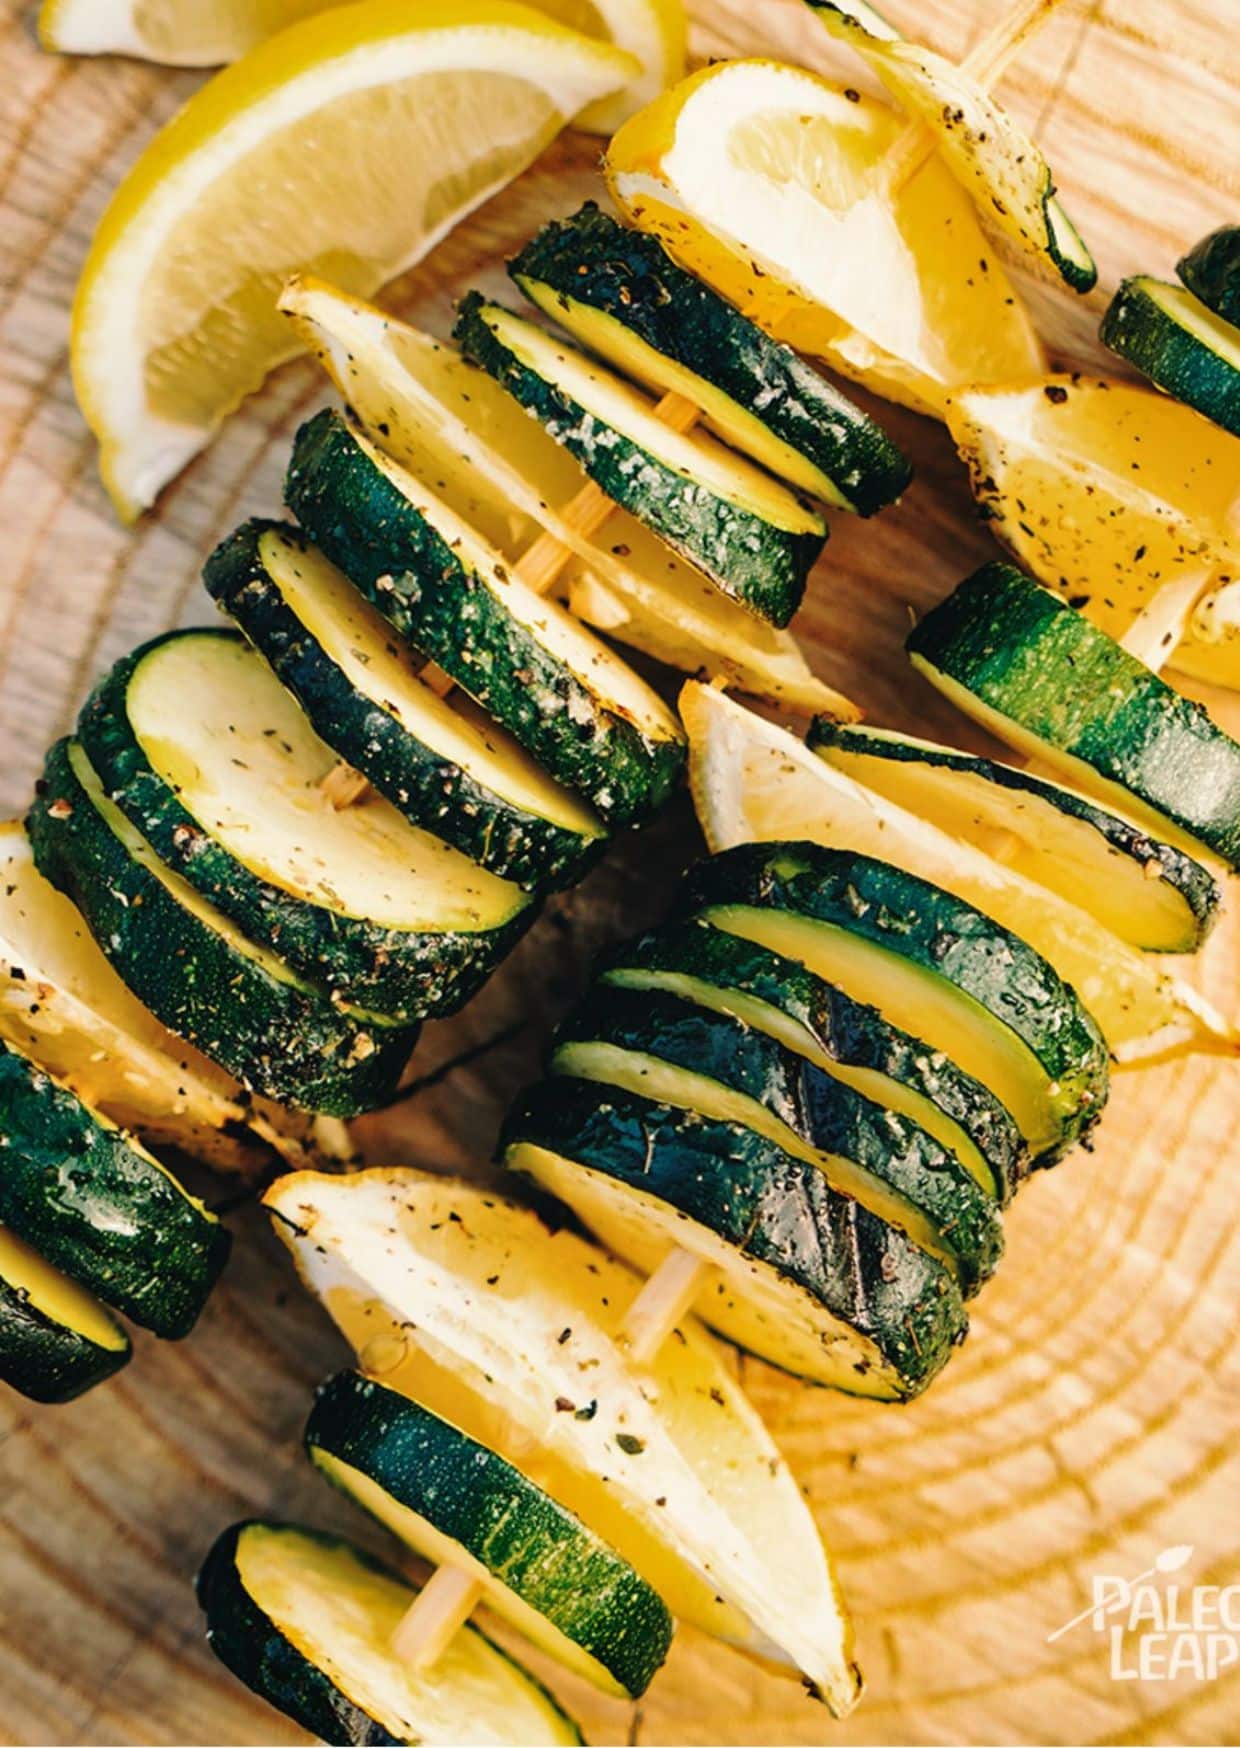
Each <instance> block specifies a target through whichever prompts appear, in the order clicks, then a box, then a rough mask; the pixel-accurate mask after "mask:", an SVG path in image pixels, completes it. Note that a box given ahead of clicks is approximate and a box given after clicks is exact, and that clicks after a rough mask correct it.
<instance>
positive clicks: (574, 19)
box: [39, 0, 686, 133]
mask: <svg viewBox="0 0 1240 1748" xmlns="http://www.w3.org/2000/svg"><path fill="white" fill-rule="evenodd" d="M339 4H340V0H207V3H206V4H203V0H44V4H43V9H42V11H41V13H40V15H39V40H40V42H41V43H42V44H43V47H44V48H46V49H54V50H58V51H59V52H60V53H62V54H68V55H106V54H117V55H136V56H138V57H140V58H141V59H143V60H148V61H162V62H163V63H164V65H165V66H169V67H218V66H222V65H223V64H224V63H225V62H226V61H235V60H239V59H240V57H241V56H242V55H244V54H248V52H249V51H250V49H252V48H254V47H255V46H256V45H257V44H258V43H260V42H264V41H265V40H266V38H267V37H269V36H274V35H275V33H276V32H277V31H279V30H286V29H287V28H288V26H289V25H290V24H297V23H298V22H299V21H300V20H301V19H303V18H309V17H310V15H311V13H314V12H326V11H327V10H328V9H329V8H330V7H332V6H335V5H339ZM531 4H533V5H535V6H537V8H538V10H539V11H540V12H545V13H546V14H547V15H548V17H550V18H555V19H558V20H559V22H560V23H561V24H566V25H568V26H569V27H570V29H573V30H579V31H581V33H582V34H583V35H584V36H593V37H600V38H602V39H603V40H604V41H608V42H613V43H615V44H616V45H617V46H618V47H620V48H622V49H627V50H628V51H629V53H630V54H633V55H635V56H636V57H637V59H638V60H639V61H640V62H641V71H640V72H639V73H638V75H637V77H636V78H635V79H634V80H633V82H632V83H631V84H630V85H629V86H628V88H627V89H626V90H625V91H624V92H623V93H620V94H618V95H617V96H615V97H608V98H603V99H601V100H600V101H599V102H598V103H595V104H591V105H590V107H589V109H588V110H587V111H586V113H585V114H584V115H582V116H579V117H578V118H577V120H578V125H579V126H583V127H590V128H593V129H595V130H596V131H597V132H599V133H612V132H613V131H614V130H615V129H616V128H618V127H619V126H620V123H621V122H622V121H624V120H625V119H626V118H627V117H628V116H630V115H632V114H633V113H634V111H636V110H638V109H640V108H641V106H642V105H643V104H644V103H649V101H650V99H651V98H652V97H656V96H657V95H658V93H659V92H660V91H662V90H663V88H664V87H665V86H667V85H671V84H674V83H675V81H676V80H677V79H679V78H680V77H681V75H682V74H683V73H684V70H685V35H686V30H685V13H684V5H683V0H593V3H592V0H531Z"/></svg>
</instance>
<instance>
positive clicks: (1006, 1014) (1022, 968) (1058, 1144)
mask: <svg viewBox="0 0 1240 1748" xmlns="http://www.w3.org/2000/svg"><path fill="white" fill-rule="evenodd" d="M678 912H679V914H680V915H681V916H684V917H694V916H700V917H701V918H702V919H703V920H705V921H706V922H707V923H709V924H711V926H712V927H715V928H719V929H723V930H725V931H726V932H727V933H729V934H734V935H740V936H741V937H742V938H743V939H745V940H749V941H756V942H757V943H758V944H759V945H760V946H764V947H768V948H770V949H771V950H772V951H773V952H776V953H782V954H784V955H785V956H786V957H788V958H790V959H799V960H801V961H802V962H803V963H804V964H805V965H806V966H808V968H809V969H810V970H811V971H814V972H816V973H817V974H818V975H819V976H821V977H826V978H830V979H831V981H832V982H836V983H838V984H839V985H840V987H841V988H843V989H844V990H846V991H847V992H848V994H849V995H851V996H852V997H853V998H854V999H855V1000H858V1001H864V1002H869V1003H872V1004H873V1005H874V1006H875V1007H877V1008H878V1009H879V1011H880V1012H881V1013H882V1014H884V1015H885V1016H886V1017H887V1018H888V1019H890V1020H891V1021H892V1023H893V1024H894V1025H896V1026H900V1027H901V1028H903V1030H905V1031H910V1032H915V1033H916V1034H917V1035H918V1036H920V1037H923V1038H924V1039H925V1040H926V1042H927V1044H928V1045H929V1046H930V1048H931V1049H932V1050H935V1051H939V1052H941V1053H942V1054H943V1055H944V1056H946V1057H948V1058H949V1059H950V1060H952V1061H953V1062H956V1063H957V1064H958V1065H959V1066H960V1067H961V1068H963V1069H964V1071H965V1072H966V1073H967V1074H971V1075H972V1076H973V1077H974V1079H976V1080H980V1081H981V1082H982V1083H983V1085H985V1086H988V1087H990V1089H991V1091H992V1092H993V1093H994V1094H995V1095H996V1097H998V1098H999V1099H1001V1100H1002V1102H1003V1104H1004V1105H1005V1106H1006V1107H1007V1109H1008V1110H1009V1111H1011V1113H1012V1115H1013V1116H1014V1117H1015V1119H1016V1121H1017V1122H1018V1123H1019V1125H1020V1129H1021V1133H1022V1134H1023V1135H1024V1136H1025V1138H1026V1140H1027V1141H1028V1142H1029V1145H1030V1147H1031V1149H1032V1151H1033V1153H1034V1155H1035V1159H1036V1160H1037V1162H1038V1163H1042V1164H1049V1163H1050V1162H1051V1161H1053V1160H1054V1159H1057V1158H1058V1157H1059V1156H1060V1155H1061V1154H1062V1153H1064V1152H1066V1151H1067V1149H1068V1148H1069V1147H1071V1146H1073V1145H1074V1144H1075V1143H1076V1142H1077V1141H1080V1140H1081V1139H1082V1138H1083V1137H1084V1136H1085V1135H1087V1134H1088V1132H1089V1130H1090V1129H1092V1128H1093V1126H1094V1124H1095V1123H1096V1122H1097V1120H1098V1117H1099V1116H1100V1115H1101V1112H1102V1107H1103V1105H1104V1104H1105V1102H1106V1096H1107V1087H1108V1066H1107V1052H1106V1046H1105V1044H1104V1043H1103V1041H1102V1038H1101V1036H1100V1034H1099V1032H1098V1028H1097V1027H1096V1025H1095V1024H1094V1022H1093V1021H1092V1020H1091V1019H1090V1017H1089V1015H1088V1013H1087V1012H1086V1011H1085V1009H1084V1007H1082V1005H1081V1003H1080V1001H1079V1000H1078V998H1077V996H1076V995H1075V993H1074V992H1073V990H1072V989H1070V988H1069V987H1068V985H1067V984H1066V983H1064V982H1063V980H1062V979H1061V978H1060V977H1059V976H1058V975H1057V973H1056V972H1055V971H1054V970H1053V968H1052V967H1051V966H1050V965H1048V964H1047V962H1046V960H1045V959H1043V958H1042V957H1041V955H1040V954H1038V953H1035V952H1034V950H1033V948H1032V947H1029V946H1026V944H1025V942H1024V941H1022V940H1020V939H1018V937H1017V936H1015V935H1013V934H1011V933H1009V932H1008V930H1006V929H1004V928H1001V927H1000V926H999V924H998V923H996V922H993V921H992V920H991V918H990V917H988V916H985V915H983V913H982V912H981V911H979V910H977V909H976V908H975V907H974V906H973V905H971V904H967V903H965V901H964V900H963V899H959V898H956V897H954V896H953V895H952V894H951V893H949V892H945V891H943V889H942V888H941V887H938V886H934V885H932V884H931V882H930V881H928V880H921V879H919V878H918V877H917V876H916V875H914V874H910V873H908V872H906V871H905V870H904V869H901V868H895V867H892V866H891V865H890V864H888V863H885V862H879V861H876V860H875V859H874V858H873V857H870V856H862V855H857V854H854V853H852V852H850V851H847V850H828V849H824V848H822V847H821V846H820V845H817V844H811V843H783V844H781V843H765V844H743V845H741V846H739V847H738V848H736V849H734V850H726V851H724V852H723V853H722V854H720V855H717V856H712V857H710V858H709V859H708V860H707V861H705V862H701V863H699V864H698V866H697V867H696V868H693V869H691V870H690V873H689V876H688V878H687V879H686V881H685V883H684V886H683V888H682V890H681V893H680V897H679V902H678Z"/></svg>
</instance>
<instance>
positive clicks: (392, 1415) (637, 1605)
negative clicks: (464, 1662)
mask: <svg viewBox="0 0 1240 1748" xmlns="http://www.w3.org/2000/svg"><path fill="white" fill-rule="evenodd" d="M305 1439H306V1449H307V1451H308V1452H309V1456H310V1461H311V1462H312V1463H313V1464H314V1466H315V1468H316V1469H318V1471H319V1473H320V1474H321V1475H324V1476H326V1478H327V1479H328V1480H329V1481H331V1482H332V1483H333V1485H335V1486H336V1487H339V1488H340V1489H341V1491H342V1492H344V1493H347V1494H348V1496H349V1497H350V1499H353V1500H355V1501H356V1503H357V1504H358V1505H360V1506H361V1507H362V1508H363V1509H364V1510H366V1511H369V1512H370V1513H371V1515H372V1516H374V1517H377V1518H378V1519H379V1521H380V1523H382V1524H384V1525H386V1527H387V1528H388V1529H390V1530H391V1531H392V1533H393V1534H394V1535H395V1536H397V1537H398V1538H399V1539H400V1540H401V1541H402V1542H404V1543H405V1544H406V1546H407V1547H410V1548H412V1549H413V1551H414V1553H415V1554H420V1555H421V1556H422V1558H423V1559H426V1560H431V1561H433V1562H434V1563H435V1564H436V1565H438V1566H443V1565H449V1564H450V1565H452V1566H453V1567H456V1568H459V1569H460V1570H462V1571H466V1572H468V1573H469V1574H470V1576H471V1577H473V1578H476V1579H478V1580H480V1581H481V1582H482V1584H483V1586H484V1596H485V1600H486V1602H487V1604H488V1606H489V1607H491V1608H493V1609H494V1610H495V1612H496V1613H497V1614H498V1615H501V1616H502V1617H503V1618H504V1619H505V1620H507V1621H508V1622H509V1623H510V1624H511V1625H512V1626H514V1627H516V1628H517V1629H518V1631H519V1632H521V1633H523V1634H524V1635H525V1637H526V1638H527V1639H530V1640H531V1641H532V1642H533V1643H534V1644H536V1645H537V1646H538V1647H539V1648H540V1649H541V1650H543V1651H546V1652H547V1653H548V1654H549V1655H550V1656H552V1657H554V1658H555V1659H556V1660H557V1662H560V1663H563V1664H564V1665H565V1666H566V1667H567V1668H569V1669H571V1670H573V1671H574V1672H575V1673H576V1674H577V1675H581V1676H584V1677H585V1679H586V1680H587V1681H590V1682H592V1683H593V1684H594V1686H595V1687H601V1688H602V1689H603V1690H604V1691H605V1692H607V1693H612V1694H616V1695H619V1696H621V1697H628V1698H636V1697H637V1695H638V1694H641V1693H644V1692H645V1691H646V1688H647V1687H648V1686H649V1685H650V1681H651V1678H652V1677H653V1675H654V1673H655V1671H656V1670H657V1669H658V1668H659V1666H660V1664H661V1663H662V1662H663V1660H664V1658H665V1657H666V1656H667V1651H668V1647H669V1645H670V1644H671V1641H672V1617H671V1616H670V1615H669V1614H668V1612H667V1608H666V1606H665V1605H664V1603H663V1601H662V1599H661V1598H660V1597H659V1596H658V1594H657V1593H656V1592H655V1591H653V1590H652V1589H651V1588H650V1586H649V1585H648V1584H647V1583H646V1581H645V1579H644V1578H639V1577H638V1575H637V1573H636V1572H635V1571H634V1570H633V1568H632V1567H631V1566H630V1565H629V1564H628V1562H627V1561H626V1560H622V1559H621V1558H620V1556H619V1555H618V1554H616V1553H613V1552H612V1550H611V1549H610V1548H609V1547H608V1546H607V1544H606V1543H605V1542H603V1541H600V1539H599V1538H598V1537H597V1536H596V1535H595V1534H594V1533H593V1532H592V1531H591V1530H588V1529H587V1528H586V1526H585V1524H583V1523H582V1522H581V1521H580V1519H579V1518H576V1517H574V1516H573V1515H572V1513H571V1512H568V1511H565V1510H564V1507H563V1506H562V1505H557V1504H556V1502H555V1500H554V1499H552V1498H551V1497H550V1496H549V1495H548V1494H546V1493H544V1492H543V1490H542V1488H541V1487H538V1486H536V1485H535V1484H534V1482H533V1481H529V1480H527V1479H526V1477H525V1476H524V1475H523V1474H522V1473H521V1472H520V1470H519V1469H515V1468H513V1466H512V1464H511V1463H509V1462H506V1461H505V1460H504V1458H503V1457H501V1456H499V1455H497V1453H496V1452H495V1451H492V1450H488V1448H487V1447H486V1445H483V1444H479V1442H478V1441H477V1439H473V1438H470V1436H469V1434H468V1433H465V1432H462V1431H461V1429H460V1428H459V1427H456V1426H453V1425H452V1424H451V1422H450V1421H447V1420H442V1419H441V1418H440V1417H439V1415H437V1414H432V1413H431V1411H430V1409H429V1408H423V1407H421V1406H420V1405H419V1404H418V1403H416V1402H412V1401H410V1399H409V1398H408V1397H407V1396H402V1395H400V1394H399V1393H398V1392H397V1391H395V1390H389V1389H387V1388H386V1387H385V1386H384V1385H383V1384H380V1383H376V1381H375V1380H374V1379H373V1378H364V1377H362V1376H361V1375H360V1373H358V1372H340V1373H338V1374H337V1376H336V1377H334V1378H332V1379H331V1380H330V1382H328V1383H326V1384H324V1385H323V1387H322V1388H321V1389H320V1390H319V1392H318V1395H317V1397H316V1399H315V1404H314V1409H313V1411H312V1412H311V1415H310V1418H309V1420H308V1421H307V1423H306V1433H305Z"/></svg>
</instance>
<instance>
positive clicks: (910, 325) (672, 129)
mask: <svg viewBox="0 0 1240 1748" xmlns="http://www.w3.org/2000/svg"><path fill="white" fill-rule="evenodd" d="M905 126H906V123H905V121H904V119H903V117H901V116H900V115H898V114H897V113H896V112H895V111H894V110H892V109H890V108H888V107H887V106H885V105H884V104H882V103H880V102H878V101H876V100H874V99H871V98H868V97H865V96H860V95H858V94H857V93H856V92H852V91H848V92H846V91H845V89H844V88H843V87H841V86H837V85H833V84H832V83H830V82H829V81H828V80H826V79H821V78H819V77H818V76H817V75H815V74H813V73H808V72H805V71H803V70H801V69H800V68H797V67H789V66H784V65H782V64H780V63H779V62H776V61H766V60H754V61H727V62H722V63H720V64H719V65H717V66H714V67H707V68H705V69H703V70H702V71H701V72H699V73H696V74H694V75H693V76H692V77H691V78H689V79H686V80H683V81H682V82H681V83H680V84H679V85H677V86H675V87H674V88H673V89H672V90H671V91H668V92H665V93H664V95H663V96H662V97H660V98H657V99H656V100H655V102H654V103H652V104H651V105H650V106H649V107H648V108H646V109H644V110H643V111H642V112H641V113H640V114H639V115H636V116H634V117H633V119H632V120H631V121H629V122H627V123H626V124H625V126H624V127H623V128H621V130H620V132H619V133H618V134H617V135H616V137H615V139H614V140H613V141H612V142H611V145H610V147H609V148H608V152H607V162H606V171H607V178H608V183H609V185H610V188H611V191H612V194H613V196H614V197H615V199H616V201H617V203H618V204H619V206H620V207H621V209H622V210H623V212H624V213H625V215H626V217H627V218H628V219H629V220H630V222H631V223H633V224H635V225H637V226H638V227H639V228H640V229H642V230H647V231H652V232H653V233H654V234H655V235H656V236H658V237H659V238H660V239H661V240H662V242H663V243H664V245H665V246H666V247H667V248H668V249H669V250H670V251H671V253H672V254H673V255H674V256H675V257H676V258H677V259H678V260H679V261H681V262H682V264H683V265H684V266H686V267H687V268H689V269H690V270H691V271H692V272H695V273H697V274H698V275H699V276H700V277H701V278H703V279H705V280H706V281H707V282H708V283H709V284H710V285H713V286H714V287H715V289H716V290H717V291H719V292H721V293H722V294H723V295H724V296H725V297H727V298H729V299H730V300H731V301H732V302H733V303H735V304H736V305H738V307H739V308H740V309H742V310H743V311H744V312H745V314H746V315H749V316H751V317H752V318H753V319H754V320H755V321H757V322H758V323H760V324H761V326H763V327H764V328H766V329H767V330H768V331H769V332H770V333H773V334H776V335H777V336H778V337H779V338H780V339H782V340H786V341H787V342H788V343H789V344H791V345H793V346H796V347H798V348H799V349H800V350H801V351H803V352H808V353H812V354H815V355H817V356H819V357H822V358H825V359H826V360H827V361H828V362H829V363H831V364H832V365H834V366H835V367H836V368H838V369H839V370H841V371H843V372H844V373H845V374H846V375H848V376H852V377H855V378H857V379H858V380H859V381H861V382H864V383H866V384H868V385H869V386H870V387H872V388H874V389H876V390H877V391H878V392H879V393H880V394H884V395H887V396H889V397H890V398H891V399H893V400H897V401H902V402H904V403H905V404H906V405H909V406H913V407H916V408H917V409H918V410H919V411H921V412H929V413H934V414H936V415H937V416H939V417H941V416H942V413H943V406H944V402H945V400H946V397H947V395H948V394H949V393H950V392H951V390H952V389H953V388H959V387H961V386H963V385H964V384H967V383H974V382H983V383H988V382H1004V381H1011V380H1012V379H1013V378H1016V377H1020V376H1028V375H1031V374H1034V373H1035V372H1037V371H1039V370H1040V369H1041V368H1043V366H1042V361H1041V350H1040V347H1039V343H1038V339H1037V336H1036V334H1035V333H1034V330H1033V327H1032V325H1031V323H1030V321H1029V317H1028V315H1027V313H1026V311H1025V310H1024V308H1023V306H1022V305H1021V303H1020V300H1019V298H1018V297H1017V295H1016V293H1015V291H1014V290H1013V288H1012V286H1011V284H1010V282H1009V281H1008V279H1007V277H1006V275H1005V274H1004V272H1003V269H1002V267H1001V266H1000V264H999V262H998V261H997V260H996V259H995V257H994V252H993V250H992V249H991V248H990V245H989V244H988V243H987V242H986V240H985V238H984V237H983V235H982V232H981V229H980V227H979V225H978V220H977V215H976V213H975V211H974V208H973V204H972V202H971V200H970V199H969V197H968V195H967V194H966V193H965V192H964V190H963V188H962V187H961V186H960V184H959V183H958V182H957V180H956V179H955V177H954V176H953V175H952V174H951V172H950V171H949V170H948V169H947V168H946V167H945V166H944V164H943V163H942V162H941V160H940V159H938V158H937V157H931V158H930V159H929V160H928V161H927V162H926V163H925V164H924V165H923V166H922V167H921V169H920V170H918V172H917V173H916V174H915V175H914V176H912V177H911V178H910V179H909V180H908V182H906V183H905V184H904V186H903V187H902V188H900V189H899V191H898V192H897V193H896V194H895V195H894V197H893V196H891V195H889V193H888V191H887V189H886V186H885V183H884V179H883V174H882V169H881V165H882V161H883V158H884V155H885V154H886V152H887V151H888V150H889V149H890V147H891V146H892V145H893V144H894V142H895V141H896V140H897V139H898V137H899V136H900V134H901V132H902V131H903V130H904V128H905Z"/></svg>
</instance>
